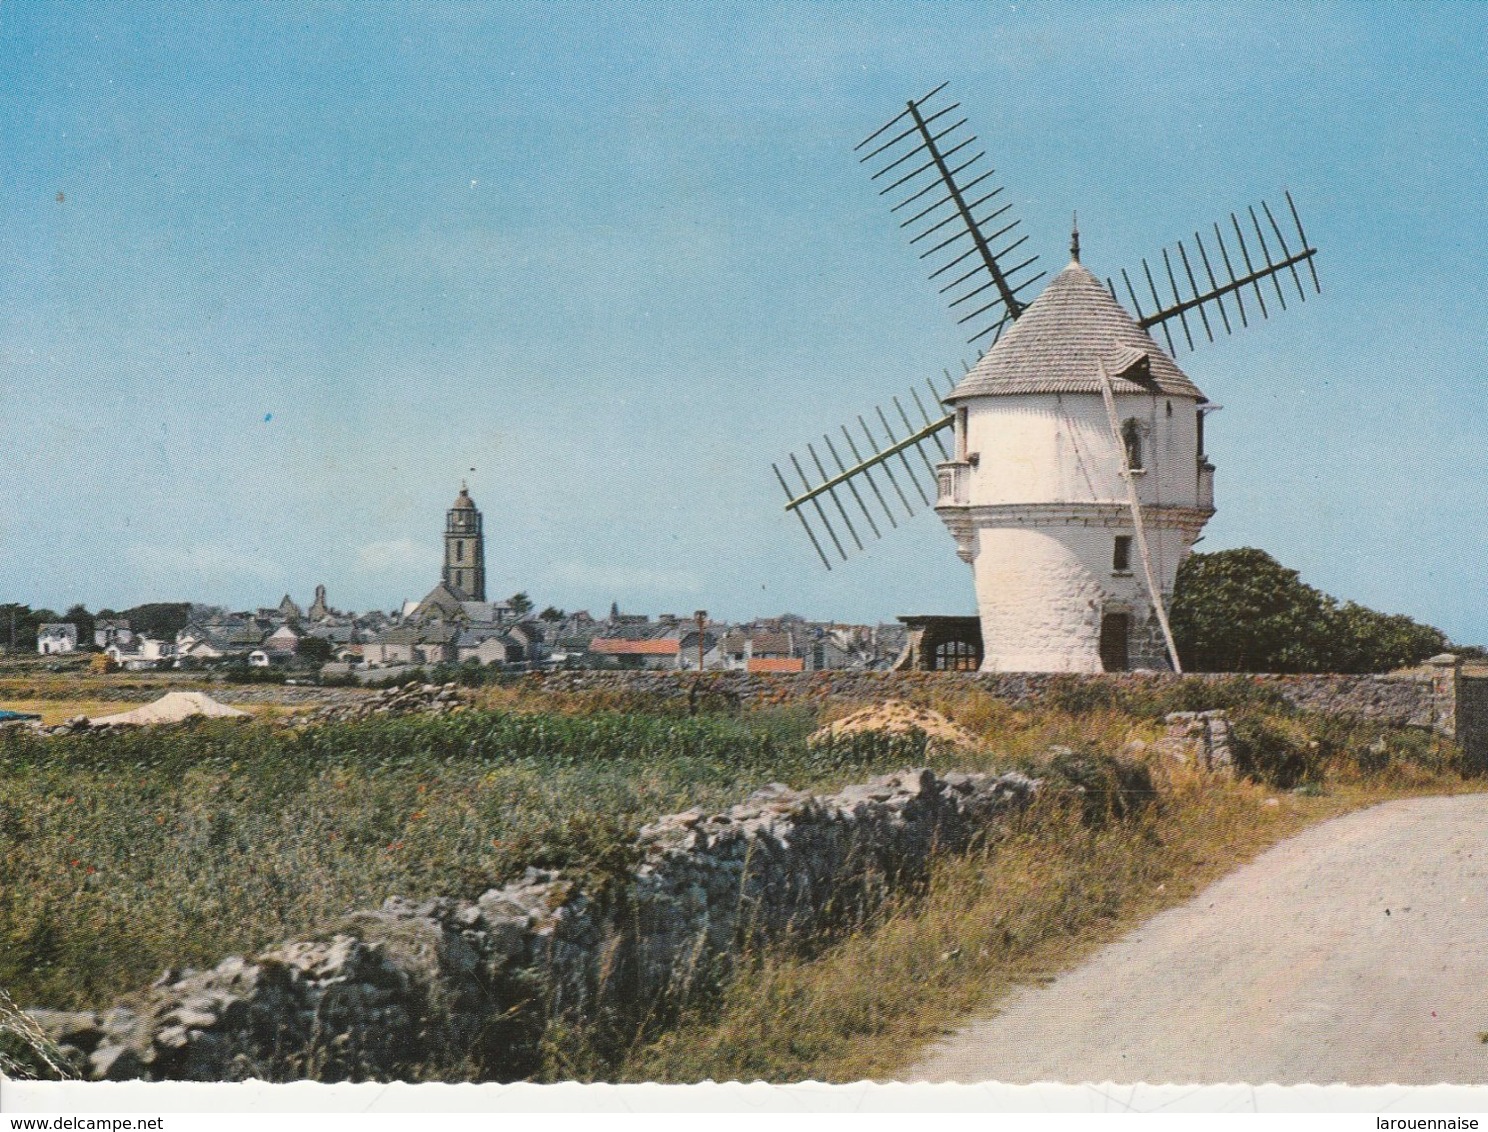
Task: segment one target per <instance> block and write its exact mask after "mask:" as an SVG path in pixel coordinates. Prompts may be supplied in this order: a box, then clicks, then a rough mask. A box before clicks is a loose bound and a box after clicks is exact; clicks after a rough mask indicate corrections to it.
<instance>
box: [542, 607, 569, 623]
mask: <svg viewBox="0 0 1488 1132" xmlns="http://www.w3.org/2000/svg"><path fill="white" fill-rule="evenodd" d="M567 616H568V614H566V613H564V612H563V610H561V609H559V608H558V607H557V606H556V605H550V606H548V608H546V609H544V610H543V611H542V612H541V613H539V614H538V615H537V617H538V620H539V621H562V620H563V619H564V618H565V617H567Z"/></svg>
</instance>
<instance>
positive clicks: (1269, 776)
mask: <svg viewBox="0 0 1488 1132" xmlns="http://www.w3.org/2000/svg"><path fill="white" fill-rule="evenodd" d="M1233 750H1234V758H1235V769H1236V770H1238V771H1239V772H1240V773H1241V774H1243V775H1244V776H1245V777H1247V778H1250V779H1253V780H1255V781H1256V782H1263V783H1265V784H1266V785H1268V786H1274V787H1276V788H1278V789H1280V790H1290V789H1291V788H1292V787H1294V786H1298V785H1300V784H1301V783H1303V782H1317V781H1320V780H1321V779H1322V777H1323V772H1324V769H1325V764H1326V758H1325V753H1324V751H1323V748H1322V744H1321V743H1319V742H1318V740H1316V739H1314V738H1312V737H1311V736H1309V735H1308V734H1307V732H1306V731H1305V730H1303V728H1302V727H1301V726H1300V725H1299V724H1297V723H1296V722H1295V721H1293V720H1288V719H1284V718H1278V717H1277V716H1273V715H1261V714H1255V715H1243V716H1241V717H1239V718H1238V719H1236V720H1234V721H1233Z"/></svg>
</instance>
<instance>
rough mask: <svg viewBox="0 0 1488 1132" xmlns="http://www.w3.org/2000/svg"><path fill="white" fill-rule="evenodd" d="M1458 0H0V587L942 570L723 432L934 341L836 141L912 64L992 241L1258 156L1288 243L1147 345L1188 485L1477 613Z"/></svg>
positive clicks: (1178, 215) (756, 599) (895, 592)
mask: <svg viewBox="0 0 1488 1132" xmlns="http://www.w3.org/2000/svg"><path fill="white" fill-rule="evenodd" d="M1485 33H1488V8H1485V7H1482V6H1472V5H1466V6H1447V5H1440V6H1421V5H1417V6H1409V7H1406V6H1383V5H1381V6H1358V7H1356V6H1350V5H1342V6H1334V5H1324V6H1303V7H1297V6H1294V5H1277V6H1271V7H1267V6H1260V5H1255V4H1244V5H1238V4H1237V5H1214V6H1202V5H1186V4H1185V5H1171V6H1169V5H1154V4H1135V5H1090V6H1068V5H1042V4H1033V5H1023V4H1018V5H992V4H937V5H923V4H908V3H905V4H887V3H877V4H763V3H749V4H741V5H737V6H707V7H704V6H702V5H696V6H694V5H661V4H650V5H648V4H634V5H623V6H622V5H600V4H592V5H590V4H537V3H533V4H526V5H519V4H501V5H496V4H491V5H479V4H436V3H427V2H426V3H418V4H407V5H395V4H354V3H344V4H295V5H289V4H264V5H252V4H246V3H233V4H222V5H212V4H207V3H197V2H193V3H187V4H180V5H166V4H147V3H137V4H136V3H130V4H122V3H121V4H112V5H101V4H100V5H62V4H55V5H51V4H37V3H26V2H18V0H7V2H6V3H5V4H4V5H3V7H0V67H3V72H0V89H3V91H4V96H3V98H0V155H3V156H0V208H3V213H0V215H3V217H4V223H3V224H0V410H3V414H4V417H3V419H4V422H5V438H6V440H5V448H6V458H5V459H4V460H3V461H0V500H3V509H0V600H19V601H26V602H29V603H31V604H33V605H42V604H45V605H49V606H52V607H54V608H60V607H65V606H66V605H69V604H71V603H72V602H75V601H84V602H87V603H88V604H89V605H90V606H92V607H95V608H96V607H97V606H99V605H112V606H114V607H122V606H125V605H128V604H132V603H134V602H138V601H144V600H165V599H172V598H194V599H197V600H204V601H211V602H218V603H222V604H227V605H231V606H234V607H243V606H249V605H258V604H267V603H270V602H272V601H275V600H277V598H278V597H279V595H280V594H282V593H283V592H284V591H286V590H288V591H290V592H292V593H293V594H295V595H296V597H297V598H299V599H301V600H302V601H303V600H306V599H308V597H309V595H310V591H311V589H312V587H313V586H314V585H315V584H316V583H318V582H323V583H325V584H326V586H327V587H328V589H329V591H330V597H331V600H332V602H333V603H334V604H336V605H339V606H341V607H344V608H357V609H364V608H369V607H381V608H391V607H392V606H394V605H395V604H397V603H398V602H399V601H400V600H402V599H403V598H406V597H417V596H421V595H422V593H423V592H425V591H426V590H427V589H428V588H429V587H430V585H432V583H433V582H434V581H435V580H436V579H437V573H438V562H439V533H440V530H441V528H442V522H443V512H444V509H445V508H446V507H447V506H448V505H449V503H450V502H451V501H452V500H453V498H454V495H455V493H456V491H457V490H458V487H459V481H460V480H461V478H467V479H468V480H469V482H470V488H471V492H472V494H473V495H474V496H475V498H476V500H477V502H478V503H479V505H480V506H481V508H482V509H483V511H484V512H485V516H486V529H487V531H488V533H489V535H490V537H489V540H488V543H489V545H488V550H487V563H488V572H489V575H490V589H491V590H492V592H493V594H494V595H503V594H506V593H511V592H514V591H516V590H518V589H525V590H528V591H529V592H531V593H532V594H533V596H534V597H535V598H536V599H537V600H538V601H539V602H541V603H544V604H546V603H549V602H552V603H555V604H558V605H560V606H564V607H567V608H570V609H572V608H580V607H588V608H591V609H595V610H601V609H606V608H608V606H609V603H610V602H611V601H612V600H614V601H618V602H619V603H620V605H621V606H622V607H624V608H627V609H637V610H644V611H651V612H658V611H673V612H682V613H690V612H691V611H692V610H693V609H695V608H698V607H707V608H708V609H710V610H711V611H713V612H714V613H715V614H718V615H721V616H728V617H736V618H739V617H746V616H750V615H754V614H762V613H771V612H779V611H781V610H786V609H790V610H794V611H798V612H801V613H804V614H806V615H809V616H813V617H821V618H831V617H835V618H838V619H843V620H873V619H879V618H884V619H887V618H891V617H893V616H894V615H895V614H898V613H906V612H922V611H923V612H963V611H971V610H972V609H973V608H974V599H973V596H972V590H971V580H970V574H969V571H968V570H967V568H966V567H965V566H964V565H963V564H961V563H960V562H959V561H958V560H957V559H956V557H955V554H954V552H953V548H952V543H951V540H950V537H949V536H948V535H947V534H946V532H945V530H944V528H943V527H942V526H941V524H940V523H939V521H938V520H936V519H935V518H934V516H933V515H930V514H921V515H920V516H919V517H918V518H916V519H915V520H913V521H911V522H909V523H908V524H905V525H904V526H903V527H902V528H901V529H900V530H899V531H897V532H894V533H892V534H890V535H889V536H888V537H887V538H885V540H884V541H883V542H881V543H878V544H876V545H874V546H872V547H871V548H870V550H869V552H868V553H866V554H863V555H859V556H857V557H856V558H855V559H853V561H851V562H850V563H848V564H846V565H843V566H840V567H839V568H838V569H836V570H834V571H833V572H832V573H830V574H828V573H826V572H825V571H823V570H822V569H821V567H820V565H819V564H818V563H816V561H815V556H814V554H813V553H812V551H811V548H810V546H809V544H808V543H807V542H806V540H805V538H804V536H803V535H802V534H801V532H800V530H799V528H798V527H796V526H795V525H794V520H792V519H790V518H788V517H787V516H785V515H784V514H783V513H782V512H781V510H780V507H779V502H780V500H779V498H778V496H779V488H778V486H777V485H776V484H775V483H774V480H773V477H772V475H771V473H770V468H769V465H770V462H771V461H772V460H778V459H780V458H781V457H782V456H784V455H785V453H786V452H788V451H790V450H791V449H794V448H798V447H799V446H800V445H802V444H803V443H804V442H805V441H807V440H810V439H812V438H813V437H815V436H817V435H819V434H820V433H821V432H822V431H823V430H825V429H828V428H832V427H834V426H836V425H837V424H838V423H840V422H842V421H845V420H849V419H851V418H852V417H853V416H854V415H856V414H857V413H859V412H863V411H865V410H868V409H870V408H871V407H872V406H873V405H874V404H875V403H876V402H878V401H880V400H882V399H884V398H885V397H887V396H889V395H892V394H893V393H895V392H898V391H900V390H902V389H903V388H905V387H906V386H908V385H910V384H913V383H919V382H922V381H923V379H924V377H925V376H927V375H931V374H937V373H939V371H940V370H941V368H942V367H944V366H951V367H953V368H954V367H956V366H957V363H958V359H961V358H969V357H970V356H971V354H970V350H969V348H968V347H967V346H966V345H965V344H964V342H963V341H962V337H963V336H962V335H960V334H958V332H957V331H958V328H957V327H956V325H955V322H954V320H953V318H952V317H951V316H950V315H949V314H948V313H947V312H946V311H945V310H944V309H943V308H942V307H941V305H940V302H939V299H938V297H937V295H936V294H935V288H934V287H933V286H931V285H930V284H928V283H927V282H926V281H925V279H924V271H923V270H922V268H921V265H920V264H919V263H918V262H917V261H916V259H915V257H914V254H913V253H912V252H911V250H910V249H909V248H908V247H907V246H906V245H905V243H904V240H903V237H902V235H901V234H900V233H899V231H898V229H897V226H896V224H895V222H894V221H893V220H891V218H890V217H889V216H888V214H887V211H886V209H885V207H884V205H883V202H882V201H881V200H880V199H878V198H877V196H876V194H875V191H874V189H873V188H872V187H870V185H869V184H868V182H867V178H866V176H865V174H864V172H863V170H862V169H860V168H859V167H858V166H857V163H856V160H855V156H854V154H853V153H852V147H853V145H854V144H855V143H856V142H857V141H858V140H859V139H860V138H861V137H862V136H863V135H865V134H867V133H868V132H869V131H871V130H872V129H873V128H874V127H875V126H877V125H878V124H879V122H881V121H882V120H884V119H887V118H888V117H890V116H891V115H892V114H894V113H895V112H896V110H897V108H898V107H900V106H902V104H903V101H904V99H906V98H908V97H911V96H917V95H919V94H922V93H924V92H925V91H927V90H929V89H930V88H931V87H933V86H935V85H936V84H938V83H940V82H941V81H944V80H949V81H950V83H951V88H950V89H951V90H952V91H953V92H954V94H955V95H956V96H957V97H958V98H959V99H960V100H961V102H962V103H963V105H964V108H965V111H966V113H968V114H969V116H970V118H971V122H972V125H973V126H974V127H975V128H976V129H977V131H978V133H979V134H980V135H981V137H982V139H983V140H984V141H985V143H986V144H987V146H988V149H989V151H990V155H991V157H992V158H993V159H994V162H995V164H996V166H997V168H998V169H999V173H1000V179H1001V180H1002V182H1003V183H1004V184H1005V185H1006V186H1007V193H1008V196H1009V198H1011V199H1012V200H1014V201H1015V202H1016V208H1015V211H1016V213H1017V214H1018V215H1020V216H1021V217H1022V218H1023V220H1024V223H1025V225H1026V227H1027V230H1028V231H1029V232H1030V233H1031V239H1030V241H1029V246H1030V247H1031V248H1032V249H1034V250H1037V251H1039V252H1040V253H1041V254H1042V256H1043V266H1045V267H1047V268H1049V269H1050V270H1057V269H1058V268H1059V267H1060V266H1062V265H1063V262H1064V259H1065V248H1066V245H1067V242H1068V227H1069V216H1070V213H1071V212H1072V211H1073V210H1076V209H1077V210H1078V211H1079V214H1080V227H1081V231H1082V237H1083V243H1084V252H1085V254H1084V259H1085V261H1086V263H1087V264H1088V265H1089V266H1091V268H1092V269H1093V270H1095V271H1097V272H1098V273H1101V274H1105V273H1113V272H1115V271H1116V270H1118V269H1119V268H1120V267H1123V266H1128V267H1130V266H1135V265H1136V264H1137V263H1138V262H1139V261H1140V259H1141V257H1143V256H1144V255H1151V254H1153V253H1154V252H1157V251H1159V249H1160V248H1161V247H1162V245H1164V244H1166V243H1170V242H1171V241H1172V240H1174V239H1176V238H1177V237H1179V236H1182V235H1185V234H1186V233H1189V232H1192V231H1193V229H1194V228H1195V227H1199V226H1203V225H1207V224H1208V223H1210V222H1211V221H1213V220H1216V219H1219V218H1220V217H1221V216H1223V215H1224V214H1226V213H1227V212H1228V211H1230V210H1231V209H1237V208H1240V207H1242V206H1244V205H1247V204H1250V203H1253V202H1255V201H1257V200H1259V199H1260V198H1262V197H1265V198H1267V199H1271V200H1279V199H1280V195H1281V190H1282V189H1283V188H1284V187H1286V188H1290V189H1291V190H1292V191H1293V193H1294V195H1295V196H1296V199H1297V203H1298V206H1299V208H1300V209H1301V210H1302V214H1303V219H1304V221H1305V223H1306V225H1307V228H1308V234H1309V236H1310V237H1311V238H1312V240H1313V241H1314V243H1316V244H1317V245H1318V246H1319V247H1320V249H1321V256H1320V258H1319V272H1320V274H1321V277H1322V280H1323V294H1322V295H1321V296H1316V297H1314V298H1313V299H1311V300H1310V301H1309V302H1308V303H1307V304H1306V305H1305V306H1301V307H1297V306H1295V305H1294V308H1293V309H1292V310H1290V311H1288V312H1286V313H1285V314H1281V315H1279V316H1277V317H1274V318H1273V319H1272V320H1271V321H1270V322H1267V323H1264V324H1262V325H1260V326H1252V327H1251V328H1250V329H1249V330H1247V331H1241V332H1239V333H1237V334H1236V336H1235V337H1233V338H1231V339H1227V340H1223V341H1221V342H1219V343H1216V344H1215V345H1208V344H1205V345H1204V346H1202V347H1201V348H1200V349H1199V350H1198V351H1196V352H1194V353H1192V354H1189V353H1186V352H1180V355H1179V359H1178V360H1179V363H1180V365H1182V366H1183V367H1184V369H1185V370H1186V371H1187V372H1188V373H1189V374H1190V375H1191V376H1192V377H1193V378H1194V380H1195V381H1196V382H1197V383H1198V384H1199V386H1200V387H1201V388H1202V389H1204V390H1205V392H1206V393H1207V394H1208V395H1209V396H1210V398H1211V399H1213V400H1214V401H1217V402H1219V403H1220V404H1222V405H1224V406H1225V408H1224V411H1223V412H1221V413H1220V414H1219V415H1218V416H1217V417H1215V418H1213V419H1212V420H1211V424H1210V428H1209V431H1208V437H1209V448H1210V451H1211V454H1212V457H1213V459H1214V461H1215V463H1216V464H1217V465H1218V469H1219V471H1218V476H1217V486H1216V496H1217V502H1218V505H1219V513H1218V515H1217V516H1216V517H1215V519H1214V520H1213V521H1212V522H1211V524H1210V526H1209V527H1208V529H1207V537H1206V540H1205V542H1204V544H1203V545H1202V547H1201V549H1218V548H1222V547H1227V546H1242V545H1254V546H1260V547H1264V548H1265V549H1267V550H1268V551H1270V552H1271V553H1273V554H1274V555H1276V557H1278V558H1279V559H1280V560H1282V561H1283V562H1285V563H1287V564H1288V565H1291V566H1293V567H1295V568H1297V569H1300V570H1301V571H1302V573H1303V576H1304V577H1305V578H1306V579H1307V580H1309V581H1311V582H1312V583H1314V584H1316V585H1318V586H1320V587H1321V588H1323V589H1325V590H1328V591H1329V592H1332V593H1334V594H1337V595H1339V596H1341V597H1348V598H1353V599H1356V600H1359V601H1362V602H1365V603H1367V604H1370V605H1373V606H1375V607H1377V608H1381V609H1386V610H1390V611H1399V612H1405V613H1409V614H1411V615H1412V616H1415V617H1418V618H1421V619H1423V620H1427V621H1430V622H1432V623H1434V624H1437V625H1439V626H1441V627H1442V628H1444V629H1445V630H1447V631H1448V632H1449V633H1450V634H1451V635H1452V636H1453V637H1454V638H1455V639H1458V640H1460V641H1463V642H1472V641H1485V640H1488V602H1485V600H1484V598H1485V587H1484V569H1485V563H1488V523H1485V521H1484V519H1485V514H1488V477H1485V476H1484V474H1483V468H1484V445H1483V439H1482V438H1483V437H1484V435H1485V429H1488V387H1485V384H1484V376H1483V375H1484V374H1485V372H1488V344H1485V331H1484V326H1485V322H1488V319H1485V317H1484V314H1483V312H1484V311H1485V310H1488V301H1485V300H1488V284H1485V279H1488V276H1485V271H1484V267H1483V265H1484V264H1485V262H1488V254H1485V253H1488V226H1485V224H1484V221H1483V219H1482V201H1483V198H1484V190H1485V180H1488V152H1485V139H1484V136H1483V135H1484V131H1485V129H1488V125H1485V122H1488V116H1485V114H1484V107H1485V104H1488V103H1485V95H1488V81H1485V64H1484V51H1485V49H1488V34H1485Z"/></svg>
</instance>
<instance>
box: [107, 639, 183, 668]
mask: <svg viewBox="0 0 1488 1132" xmlns="http://www.w3.org/2000/svg"><path fill="white" fill-rule="evenodd" d="M104 652H105V653H106V654H107V655H108V656H109V657H110V658H111V659H112V660H113V661H114V663H115V664H117V665H118V666H119V667H120V668H124V669H127V670H129V671H143V670H148V669H152V668H160V667H162V666H163V665H164V664H166V663H168V662H170V661H171V660H173V659H175V655H176V646H175V642H174V641H157V640H155V639H154V638H153V637H135V638H134V639H133V640H132V641H131V642H130V643H129V644H127V645H118V644H114V645H110V646H109V647H108V648H106V649H105V650H104Z"/></svg>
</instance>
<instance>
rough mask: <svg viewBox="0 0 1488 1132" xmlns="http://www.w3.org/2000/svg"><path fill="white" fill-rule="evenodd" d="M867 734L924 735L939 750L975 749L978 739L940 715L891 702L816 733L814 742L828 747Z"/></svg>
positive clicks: (856, 714) (837, 722)
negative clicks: (850, 736) (827, 743)
mask: <svg viewBox="0 0 1488 1132" xmlns="http://www.w3.org/2000/svg"><path fill="white" fill-rule="evenodd" d="M865 731H883V732H886V733H887V734H889V735H908V734H910V733H911V732H913V731H922V732H924V733H925V735H926V737H927V738H928V739H929V740H930V744H931V745H932V746H936V747H975V746H976V745H977V741H976V737H975V736H973V735H972V734H971V733H970V732H969V731H967V730H966V729H965V728H962V727H958V726H956V724H954V723H952V722H951V721H950V720H949V719H947V718H946V717H945V716H943V715H941V714H940V712H938V711H932V710H931V709H930V708H922V707H915V706H914V705H913V704H907V703H905V702H904V701H903V700H888V701H887V702H885V703H881V704H876V705H874V706H873V707H868V708H864V709H863V710H862V711H855V712H853V713H852V714H851V715H848V716H844V717H843V718H841V719H839V720H837V721H836V722H835V723H829V724H827V725H826V726H825V727H823V728H821V729H820V730H818V731H817V732H815V733H814V734H813V735H812V736H811V739H810V741H811V742H812V743H825V742H827V741H828V740H829V739H841V738H844V737H846V736H848V735H860V734H862V733H863V732H865Z"/></svg>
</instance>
